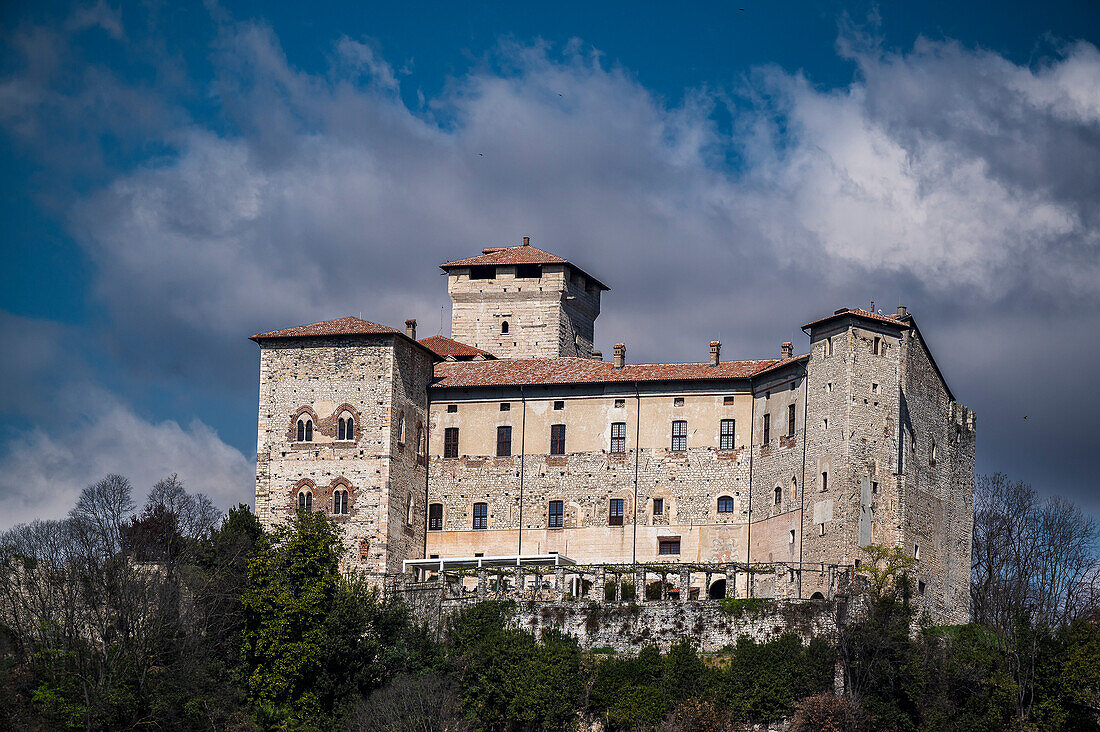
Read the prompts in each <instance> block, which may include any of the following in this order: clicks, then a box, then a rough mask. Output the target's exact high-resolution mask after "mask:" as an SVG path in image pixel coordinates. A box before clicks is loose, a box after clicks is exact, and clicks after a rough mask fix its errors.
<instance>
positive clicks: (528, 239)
mask: <svg viewBox="0 0 1100 732" xmlns="http://www.w3.org/2000/svg"><path fill="white" fill-rule="evenodd" d="M523 246H525V247H529V246H531V237H529V236H525V237H523Z"/></svg>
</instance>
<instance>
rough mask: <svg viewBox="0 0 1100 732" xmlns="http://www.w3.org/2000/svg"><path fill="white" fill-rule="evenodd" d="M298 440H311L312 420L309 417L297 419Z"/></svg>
mask: <svg viewBox="0 0 1100 732" xmlns="http://www.w3.org/2000/svg"><path fill="white" fill-rule="evenodd" d="M298 442H313V420H312V419H310V418H309V417H302V418H301V419H299V420H298Z"/></svg>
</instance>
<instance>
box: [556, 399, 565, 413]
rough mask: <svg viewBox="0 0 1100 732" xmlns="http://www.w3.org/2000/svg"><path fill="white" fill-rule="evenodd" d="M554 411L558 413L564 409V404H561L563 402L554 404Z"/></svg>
mask: <svg viewBox="0 0 1100 732" xmlns="http://www.w3.org/2000/svg"><path fill="white" fill-rule="evenodd" d="M554 409H555V410H556V411H558V412H560V411H561V410H563V409H565V402H563V401H556V402H554Z"/></svg>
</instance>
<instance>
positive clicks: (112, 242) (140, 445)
mask: <svg viewBox="0 0 1100 732" xmlns="http://www.w3.org/2000/svg"><path fill="white" fill-rule="evenodd" d="M472 5H474V4H467V3H442V2H440V3H418V2H401V3H392V4H385V5H383V4H377V3H364V2H354V3H352V2H347V3H315V4H312V5H310V6H308V10H309V12H308V14H307V13H306V12H304V11H303V8H304V7H307V6H303V5H301V4H300V3H285V2H276V3H272V2H240V3H228V2H225V3H219V2H213V1H209V2H207V3H206V4H200V3H187V4H183V3H180V4H171V3H163V2H145V3H140V2H133V3H117V4H115V3H110V2H105V1H101V2H96V3H77V4H69V3H52V2H35V3H18V2H9V3H4V4H3V5H2V6H0V34H2V36H0V37H2V43H0V185H2V186H3V195H2V196H0V248H2V256H3V265H2V266H0V344H2V346H3V353H4V357H3V358H2V359H0V528H3V527H6V526H10V525H13V524H15V523H17V522H22V521H29V520H33V519H35V518H56V517H59V516H61V515H63V514H64V513H65V512H66V511H67V510H68V509H69V508H70V507H71V505H72V504H73V502H74V500H75V497H76V496H77V495H78V494H79V492H80V490H81V489H82V488H83V487H84V486H86V485H88V484H90V483H92V482H94V481H96V480H98V479H99V478H100V477H102V476H103V475H105V474H107V473H121V474H124V475H126V476H128V477H129V478H130V479H131V480H132V481H133V482H134V484H135V486H137V487H138V489H139V492H141V491H145V490H147V489H148V487H150V486H151V485H152V484H153V483H154V482H155V481H156V480H158V479H159V478H162V477H164V476H166V475H168V474H170V473H173V472H175V473H178V474H179V475H180V477H181V478H182V479H183V480H184V482H185V484H186V485H187V487H188V488H189V489H190V490H192V491H201V492H205V493H207V494H208V495H210V496H211V497H212V498H213V499H214V500H215V502H216V503H217V504H218V505H219V506H221V507H222V508H223V509H224V508H228V507H230V506H232V505H235V504H236V503H238V502H245V503H249V502H251V499H252V493H253V487H254V471H255V451H256V403H257V376H258V349H257V347H256V345H255V344H254V343H252V342H250V341H249V340H248V339H247V338H248V336H249V335H250V334H252V333H256V332H260V331H265V330H270V329H275V328H282V327H288V326H292V325H297V324H302V323H310V322H315V321H318V320H322V319H328V318H336V317H342V316H345V315H356V316H359V315H361V316H362V317H364V318H366V319H368V320H372V321H375V322H379V323H383V324H388V325H391V326H395V327H400V324H401V323H402V322H403V321H404V320H405V318H409V317H415V318H417V319H418V320H419V322H420V333H421V335H422V336H423V335H432V334H434V333H436V332H442V333H443V334H444V335H446V334H447V333H448V330H447V322H448V316H449V303H448V300H447V294H446V284H445V280H444V279H443V278H442V277H441V276H440V275H441V272H440V270H439V269H438V265H439V264H440V263H441V262H444V261H448V260H451V259H457V258H461V257H466V256H470V255H472V254H476V253H478V252H480V250H481V249H482V248H483V247H486V246H499V245H503V244H517V243H519V241H520V240H521V238H522V237H523V236H530V237H531V239H532V243H533V244H534V245H535V246H539V247H541V248H543V249H546V250H548V251H551V252H554V253H556V254H559V255H562V256H564V257H566V258H568V259H570V260H571V261H574V262H576V263H578V264H579V265H580V266H582V267H583V268H585V269H586V270H588V271H590V272H591V273H592V274H593V275H595V276H596V277H598V278H600V279H601V280H602V281H604V282H606V283H607V284H609V285H610V286H611V288H612V290H611V291H610V292H609V293H606V294H605V296H604V300H603V314H602V315H601V316H600V318H599V320H598V321H597V323H596V340H597V347H599V348H601V349H602V350H603V352H604V353H610V352H611V344H613V343H615V342H618V341H622V342H625V343H626V344H627V346H628V349H629V351H628V352H629V358H630V360H631V361H633V362H661V361H702V360H706V358H707V357H708V344H709V342H710V341H711V340H714V339H718V340H721V341H722V342H723V351H722V353H723V356H724V357H726V358H772V357H776V356H777V355H778V353H779V346H780V343H781V342H782V341H786V340H790V341H793V342H794V343H795V348H796V351H797V352H805V350H806V348H807V339H806V337H805V335H804V334H803V333H802V332H801V330H800V326H801V325H803V324H804V323H807V322H809V321H811V320H813V319H815V318H817V317H820V316H822V315H825V314H828V313H831V312H832V311H833V310H835V309H837V308H840V307H855V306H862V307H870V305H871V302H872V301H873V302H874V303H875V308H876V309H879V308H881V309H883V310H884V311H886V312H890V311H892V310H893V309H894V308H895V307H896V306H897V305H898V304H904V305H906V306H907V307H908V308H909V310H910V312H912V313H913V314H914V316H915V318H916V320H917V322H918V323H919V324H920V327H921V331H922V333H923V334H924V335H925V337H926V339H927V341H928V343H929V345H930V346H931V347H932V349H933V352H934V354H935V357H936V359H937V361H938V363H939V365H940V367H941V369H942V370H943V372H944V374H945V376H946V378H947V381H948V383H949V385H950V387H951V389H952V391H953V392H954V394H955V396H956V398H957V399H958V400H959V401H961V402H962V403H964V404H966V405H967V406H968V407H970V408H972V409H974V410H976V412H977V415H978V423H977V424H978V427H977V470H978V472H980V473H991V472H997V471H1000V472H1004V473H1006V474H1008V475H1009V476H1010V477H1012V478H1014V479H1019V480H1025V481H1028V482H1030V483H1031V484H1032V485H1034V486H1035V488H1037V489H1038V490H1039V491H1040V492H1041V493H1043V494H1044V495H1051V496H1053V495H1061V496H1065V497H1067V498H1070V499H1072V500H1074V501H1076V502H1077V503H1079V504H1080V505H1081V506H1082V507H1084V508H1085V510H1087V511H1089V512H1092V513H1093V514H1095V515H1097V516H1100V491H1098V490H1097V478H1096V472H1095V469H1094V468H1093V464H1092V458H1093V456H1094V455H1093V451H1094V450H1096V449H1097V447H1098V445H1100V440H1098V438H1097V434H1098V433H1100V431H1098V427H1100V425H1098V418H1097V415H1098V414H1100V337H1098V334H1100V307H1098V306H1100V206H1097V201H1100V50H1098V46H1100V6H1098V5H1097V4H1095V3H1085V2H1048V3H1024V2H997V3H993V2H971V3H966V2H958V0H956V1H955V2H950V3H948V2H938V1H931V2H923V3H904V4H903V3H882V4H876V3H864V2H831V1H829V0H826V1H825V2H815V3H775V2H772V3H754V2H750V1H749V0H739V2H737V3H733V4H730V3H718V2H692V3H679V4H668V3H652V2H638V1H634V2H629V3H600V4H592V3H570V2H556V3H540V4H533V3H516V2H510V3H480V4H476V7H469V6H472ZM742 6H743V7H742ZM593 7H595V10H593ZM139 497H140V496H139Z"/></svg>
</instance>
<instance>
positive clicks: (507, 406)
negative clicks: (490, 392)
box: [500, 402, 512, 412]
mask: <svg viewBox="0 0 1100 732" xmlns="http://www.w3.org/2000/svg"><path fill="white" fill-rule="evenodd" d="M511 408H512V403H511V402H501V403H500V411H502V412H507V411H509V410H510V409H511Z"/></svg>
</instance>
